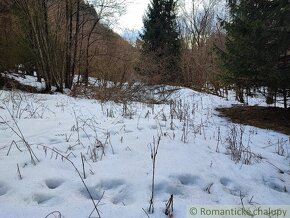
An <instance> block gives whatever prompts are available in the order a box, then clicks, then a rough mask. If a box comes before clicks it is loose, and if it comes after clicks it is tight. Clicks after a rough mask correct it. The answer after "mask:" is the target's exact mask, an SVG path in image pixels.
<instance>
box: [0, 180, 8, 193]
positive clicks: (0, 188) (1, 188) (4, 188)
mask: <svg viewBox="0 0 290 218" xmlns="http://www.w3.org/2000/svg"><path fill="white" fill-rule="evenodd" d="M8 190H9V189H8V187H7V186H6V185H5V184H4V183H2V182H0V196H2V195H5V194H6V193H7V192H8Z"/></svg>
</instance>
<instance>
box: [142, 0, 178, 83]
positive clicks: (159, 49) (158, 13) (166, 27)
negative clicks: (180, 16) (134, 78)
mask: <svg viewBox="0 0 290 218" xmlns="http://www.w3.org/2000/svg"><path fill="white" fill-rule="evenodd" d="M143 23H144V32H143V33H142V34H141V35H140V37H141V39H142V40H143V46H142V54H143V56H142V58H144V60H148V58H149V59H150V62H151V66H153V67H151V68H150V70H147V71H146V70H144V71H145V74H147V76H153V77H155V78H158V79H157V80H158V81H156V82H164V83H167V82H176V81H177V80H180V75H181V73H180V67H179V62H180V46H181V43H180V38H179V34H180V33H179V28H178V25H177V1H175V0H152V1H151V3H150V5H149V6H148V10H147V13H146V14H145V16H144V18H143ZM144 60H143V61H144ZM143 73H144V72H143Z"/></svg>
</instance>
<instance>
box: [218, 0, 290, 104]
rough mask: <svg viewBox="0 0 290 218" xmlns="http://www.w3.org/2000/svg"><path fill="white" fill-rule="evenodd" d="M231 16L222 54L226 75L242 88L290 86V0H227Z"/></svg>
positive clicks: (226, 27) (284, 88) (283, 90)
mask: <svg viewBox="0 0 290 218" xmlns="http://www.w3.org/2000/svg"><path fill="white" fill-rule="evenodd" d="M227 3H228V7H229V9H230V17H231V20H230V21H229V22H225V23H224V27H225V30H226V31H227V41H226V51H225V52H222V54H221V58H222V60H223V65H224V66H225V68H226V70H227V73H226V74H225V79H226V80H227V81H228V82H230V83H235V84H236V85H237V86H238V87H239V88H243V87H247V88H250V87H253V86H267V87H268V88H270V89H272V90H282V92H283V95H284V100H285V101H284V104H285V105H284V106H285V107H287V99H286V98H285V97H286V95H287V90H289V88H290V59H289V49H290V3H289V1H288V0H279V1H278V0H277V1H270V0H241V1H237V0H228V2H227Z"/></svg>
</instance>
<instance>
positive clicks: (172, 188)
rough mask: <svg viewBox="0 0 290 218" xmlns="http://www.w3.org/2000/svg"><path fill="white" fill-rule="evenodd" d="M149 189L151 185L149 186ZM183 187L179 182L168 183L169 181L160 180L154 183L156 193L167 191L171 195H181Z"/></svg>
mask: <svg viewBox="0 0 290 218" xmlns="http://www.w3.org/2000/svg"><path fill="white" fill-rule="evenodd" d="M150 189H151V186H150ZM182 189H183V187H182V186H181V185H180V184H170V183H169V182H160V183H158V184H156V185H155V192H156V193H157V194H162V193H167V194H173V195H183V194H184V193H183V191H182Z"/></svg>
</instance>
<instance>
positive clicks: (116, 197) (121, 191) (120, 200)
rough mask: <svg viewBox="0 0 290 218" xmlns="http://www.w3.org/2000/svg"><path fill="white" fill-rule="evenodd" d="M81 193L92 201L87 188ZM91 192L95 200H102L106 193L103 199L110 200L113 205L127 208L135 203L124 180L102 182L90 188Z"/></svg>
mask: <svg viewBox="0 0 290 218" xmlns="http://www.w3.org/2000/svg"><path fill="white" fill-rule="evenodd" d="M80 192H81V194H82V195H83V196H85V197H86V198H87V199H90V195H89V193H88V191H87V190H86V189H85V188H83V189H81V191H80ZM89 192H90V194H91V196H92V198H93V199H94V200H100V199H101V198H102V195H103V193H104V196H103V198H104V199H109V201H110V202H111V203H113V204H116V205H124V206H126V205H129V204H131V203H133V199H132V197H131V195H130V187H129V185H128V184H127V183H126V182H125V181H123V180H118V179H113V180H102V181H101V182H100V183H98V184H97V185H96V186H93V187H89Z"/></svg>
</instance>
